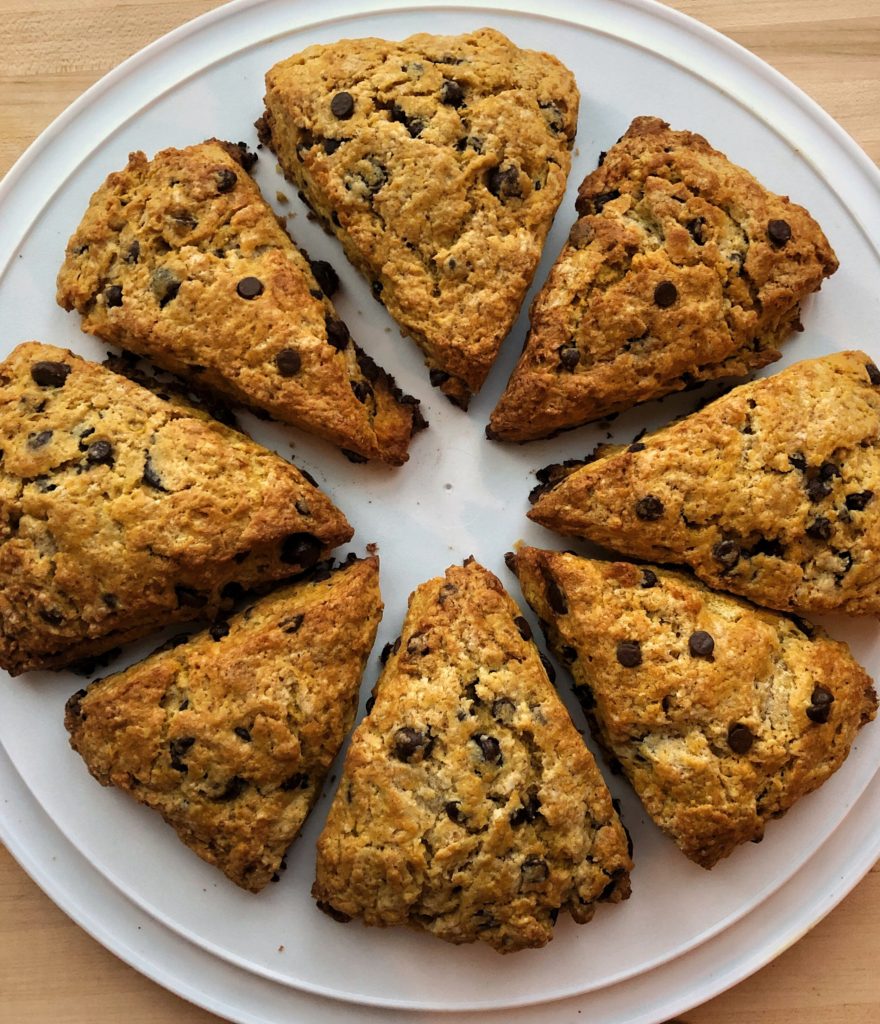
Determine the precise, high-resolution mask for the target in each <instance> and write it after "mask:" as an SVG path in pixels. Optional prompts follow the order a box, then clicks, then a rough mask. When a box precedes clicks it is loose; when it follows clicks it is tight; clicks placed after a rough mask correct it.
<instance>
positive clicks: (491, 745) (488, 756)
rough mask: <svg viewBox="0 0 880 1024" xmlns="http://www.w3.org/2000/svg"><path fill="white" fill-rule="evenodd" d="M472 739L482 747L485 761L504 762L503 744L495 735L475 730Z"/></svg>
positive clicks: (491, 762)
mask: <svg viewBox="0 0 880 1024" xmlns="http://www.w3.org/2000/svg"><path fill="white" fill-rule="evenodd" d="M471 739H472V740H473V741H474V743H476V745H477V746H478V747H479V748H480V753H481V754H482V756H483V760H484V761H488V762H489V763H490V764H501V763H502V761H503V757H502V755H501V744H500V743H499V742H498V740H497V739H495V737H494V736H490V735H489V734H488V733H485V732H475V733H474V734H473V736H471Z"/></svg>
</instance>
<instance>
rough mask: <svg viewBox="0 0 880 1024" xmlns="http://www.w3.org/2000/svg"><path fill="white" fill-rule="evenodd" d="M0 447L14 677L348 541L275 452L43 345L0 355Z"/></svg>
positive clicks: (1, 550)
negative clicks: (3, 356) (1, 357)
mask: <svg viewBox="0 0 880 1024" xmlns="http://www.w3.org/2000/svg"><path fill="white" fill-rule="evenodd" d="M0 450H2V461H0V665H2V666H3V668H5V669H6V670H7V671H9V672H10V673H12V674H13V675H15V674H17V673H19V672H23V671H25V670H26V669H31V668H45V667H51V666H58V665H64V664H68V663H69V662H71V661H73V660H74V659H76V658H80V657H84V656H86V655H91V654H96V653H99V652H101V651H106V650H107V649H109V648H110V647H113V646H114V645H115V644H118V643H122V642H125V641H127V640H130V639H133V638H134V637H138V636H143V635H144V634H146V633H149V632H150V631H151V630H153V629H158V628H161V627H163V626H166V625H168V624H169V623H172V622H180V621H185V620H187V619H194V618H198V617H200V616H205V617H212V616H214V615H216V614H217V612H218V611H219V610H220V609H221V607H222V606H223V605H224V603H225V602H226V600H227V598H228V597H229V596H230V595H235V594H237V593H240V592H241V590H242V587H245V588H247V587H248V586H251V585H254V584H256V583H258V582H264V581H266V580H271V579H278V578H280V577H284V576H290V575H293V574H294V573H296V572H299V571H301V570H303V569H306V568H309V567H310V566H312V565H314V563H315V562H316V561H317V560H318V559H319V558H321V557H322V556H323V555H325V554H326V553H327V552H328V551H329V550H330V549H331V548H334V547H336V545H338V544H342V543H344V542H345V541H347V540H348V539H349V538H350V537H351V535H352V529H351V527H350V526H349V524H348V523H347V522H346V519H345V517H344V516H343V515H342V513H341V512H340V511H339V510H338V509H337V508H336V507H335V506H334V505H333V504H332V502H331V501H330V499H329V498H327V497H326V495H324V494H322V493H321V492H320V491H319V490H318V488H317V487H315V486H313V485H312V484H311V483H310V482H309V481H308V480H307V479H306V478H305V477H304V476H303V474H302V473H300V472H299V470H298V469H297V468H296V467H295V466H292V465H291V464H289V463H287V462H285V461H284V460H283V459H281V458H280V457H279V456H278V455H276V454H275V453H274V452H270V451H268V450H266V449H265V448H262V447H260V445H258V444H256V443H255V442H254V441H252V440H250V438H248V437H246V436H245V435H243V434H240V433H239V432H238V431H235V430H231V429H229V428H228V427H224V426H222V425H221V424H219V423H217V422H216V420H213V419H211V417H210V416H208V415H207V413H205V412H202V411H200V410H198V409H196V408H194V407H193V406H191V405H189V404H188V403H186V402H185V401H184V400H183V399H180V398H175V397H172V396H166V399H165V400H163V399H162V398H160V397H158V396H157V395H155V394H153V393H152V392H151V391H148V390H146V389H145V388H142V387H140V386H139V385H137V384H134V383H133V382H131V381H129V380H127V379H126V378H125V377H122V376H120V375H118V374H116V373H113V372H112V371H110V370H108V369H105V368H104V367H103V366H99V365H97V364H95V363H91V362H88V361H87V360H84V359H81V358H79V357H78V356H75V355H73V354H72V353H71V352H68V351H66V350H65V349H61V348H55V347H54V346H51V345H41V344H38V343H37V342H29V343H27V344H24V345H19V346H18V348H16V349H15V350H14V352H12V354H11V355H10V356H9V357H8V358H7V359H6V360H5V361H4V362H3V363H2V364H0Z"/></svg>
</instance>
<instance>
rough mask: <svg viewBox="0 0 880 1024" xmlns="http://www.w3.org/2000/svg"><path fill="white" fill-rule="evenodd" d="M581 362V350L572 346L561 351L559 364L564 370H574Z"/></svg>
mask: <svg viewBox="0 0 880 1024" xmlns="http://www.w3.org/2000/svg"><path fill="white" fill-rule="evenodd" d="M580 361H581V353H580V350H579V349H577V348H575V347H574V346H572V345H567V346H566V347H565V348H561V349H560V350H559V364H560V366H562V368H563V369H564V370H569V371H571V370H574V368H575V367H576V366H577V364H578V363H579V362H580Z"/></svg>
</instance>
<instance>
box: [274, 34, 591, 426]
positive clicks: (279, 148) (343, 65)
mask: <svg viewBox="0 0 880 1024" xmlns="http://www.w3.org/2000/svg"><path fill="white" fill-rule="evenodd" d="M578 98H579V97H578V90H577V85H576V83H575V80H574V77H573V76H572V74H571V73H570V72H569V71H568V69H567V68H565V67H564V66H563V65H562V64H561V63H560V62H559V61H558V60H557V59H556V58H555V57H551V56H550V55H549V54H546V53H538V52H535V51H532V50H521V49H519V47H517V46H514V44H513V43H512V42H511V41H510V40H509V39H507V38H506V37H505V36H503V35H501V33H500V32H496V31H494V30H492V29H482V30H480V31H478V32H474V33H471V34H470V35H461V36H432V35H424V34H423V35H415V36H411V37H410V38H409V39H405V40H404V41H403V42H386V41H385V40H382V39H344V40H341V41H340V42H338V43H333V44H330V45H319V46H310V47H309V48H308V49H306V50H303V51H302V53H299V54H295V55H294V56H293V57H290V58H289V59H287V60H284V61H281V62H280V63H279V64H276V65H275V67H274V68H272V69H271V70H270V71H269V73H268V74H267V75H266V101H265V102H266V113H265V115H264V116H263V117H262V118H261V120H260V121H259V122H258V126H257V127H258V129H259V132H260V138H261V141H262V142H264V143H265V144H267V145H269V146H271V147H272V149H273V150H274V151H275V153H276V154H277V156H278V159H279V161H280V163H281V166H282V168H283V169H284V172H285V174H286V175H287V176H288V177H289V178H291V179H292V180H293V181H294V182H295V183H296V184H297V185H298V186H299V188H300V189H301V191H302V195H303V198H304V199H305V200H306V201H307V202H308V203H309V205H310V206H311V207H312V209H313V210H314V211H315V213H316V214H317V215H318V216H319V217H320V218H321V220H322V221H323V222H324V223H325V224H326V225H327V227H328V228H330V229H331V230H333V231H334V232H335V233H336V235H337V237H338V238H339V240H340V241H341V242H342V245H343V247H344V249H345V252H346V255H347V256H348V258H349V259H350V260H351V262H352V263H353V264H354V265H355V266H356V267H357V268H358V269H359V270H360V271H361V272H362V273H363V274H364V275H365V276H366V277H367V279H368V280H369V281H371V282H372V287H373V294H374V295H375V296H376V298H377V299H379V300H380V301H381V302H382V303H383V304H384V306H385V307H386V309H387V310H388V312H389V313H390V314H391V316H393V317H394V319H395V320H396V321H397V322H398V323H399V324H400V326H401V327H402V328H403V330H404V331H405V333H407V334H408V335H410V337H412V338H413V340H414V341H415V342H416V343H417V344H418V345H419V346H420V347H421V348H422V350H423V351H424V354H425V360H426V362H427V364H428V367H429V368H430V371H431V383H432V384H434V385H435V386H437V387H439V388H440V389H441V390H442V391H443V392H444V393H445V394H446V395H447V397H448V398H450V399H451V400H452V401H453V402H455V403H456V404H457V405H461V406H462V407H466V406H467V404H468V400H469V399H470V396H471V394H472V393H474V392H476V391H478V390H479V389H480V387H481V385H482V383H483V381H484V380H485V377H486V374H487V373H488V372H489V368H490V367H491V365H492V362H493V361H494V359H495V356H496V354H497V352H498V348H499V346H500V345H501V342H502V341H503V340H504V337H505V335H506V334H507V332H508V331H509V330H510V328H511V326H512V325H513V322H514V320H515V319H516V317H517V315H518V313H519V307H520V305H521V303H522V300H523V298H524V296H525V293H526V290H527V289H528V287H529V283H530V282H531V279H532V275H533V274H534V272H535V268H536V266H537V265H538V260H539V259H540V256H541V249H542V247H543V244H544V239H545V238H546V236H547V232H548V230H549V229H550V224H551V222H552V220H553V215H554V214H555V213H556V208H557V207H558V206H559V203H560V201H561V199H562V195H563V193H564V192H565V183H566V178H567V176H568V170H569V167H570V164H571V154H570V150H571V147H572V144H573V141H574V134H575V129H576V127H577V113H578Z"/></svg>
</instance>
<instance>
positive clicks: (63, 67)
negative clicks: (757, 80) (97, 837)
mask: <svg viewBox="0 0 880 1024" xmlns="http://www.w3.org/2000/svg"><path fill="white" fill-rule="evenodd" d="M292 2H293V0H292ZM217 6H219V4H218V3H216V2H213V0H173V2H170V0H153V2H149V3H147V2H142V0H117V2H111V0H0V175H3V174H5V172H6V171H7V170H8V169H9V167H10V166H11V165H12V163H13V161H14V160H15V159H16V158H17V157H18V156H19V154H20V153H21V152H22V151H23V150H24V149H25V148H26V146H27V145H28V144H29V143H30V142H31V141H32V140H33V139H34V138H35V137H36V136H37V135H38V134H39V133H40V132H41V131H42V130H43V128H44V127H45V126H46V125H47V124H48V123H49V122H50V121H51V120H52V119H53V118H54V117H55V116H56V115H57V114H58V113H60V112H61V111H62V110H63V109H64V108H65V107H66V106H67V105H68V104H69V103H71V102H72V101H73V100H74V99H75V98H76V97H77V96H79V95H80V93H81V92H83V90H84V89H85V88H86V87H87V86H89V85H90V84H91V83H92V82H93V81H95V80H96V79H97V78H99V77H100V76H101V75H102V74H104V73H105V72H106V71H108V70H109V69H110V68H112V67H113V66H114V65H116V64H118V63H119V62H120V61H121V60H122V59H123V58H125V57H127V56H128V55H129V54H131V53H134V52H135V51H136V50H138V49H140V48H141V47H142V46H144V45H146V44H147V43H148V42H150V41H151V40H153V39H155V38H156V37H158V36H159V35H161V34H162V33H164V32H167V31H168V30H170V29H172V28H174V27H175V26H177V25H179V24H182V23H183V22H184V21H188V20H189V19H191V18H194V17H195V16H196V15H198V14H201V13H203V12H205V11H208V10H211V9H212V8H214V7H217ZM670 6H672V7H675V8H678V9H679V10H681V11H683V12H685V13H687V14H691V15H693V16H694V17H696V18H698V19H700V20H701V21H703V22H705V23H707V24H709V25H712V26H713V27H715V28H717V29H719V30H720V31H722V32H724V33H726V34H727V35H729V36H731V37H732V38H734V39H735V40H737V41H738V42H740V43H742V44H743V45H744V46H746V47H748V49H750V50H752V51H753V52H754V53H756V54H758V55H759V56H760V57H762V58H764V59H765V60H767V61H768V62H769V63H770V64H772V65H773V66H774V67H776V68H777V69H779V70H780V71H781V72H782V73H783V74H785V75H786V76H788V77H789V78H791V79H792V80H793V81H794V82H796V83H797V84H798V85H800V86H801V87H802V88H803V89H804V90H805V91H806V92H807V93H808V94H809V95H810V96H812V97H813V98H814V99H815V100H817V101H818V102H819V103H820V104H821V105H822V106H823V107H824V108H825V109H826V110H827V111H828V112H829V113H830V114H831V115H832V116H833V117H834V118H836V120H837V121H839V122H840V124H841V125H843V127H844V128H845V129H846V130H847V131H848V132H849V133H850V134H851V135H852V136H853V137H854V138H855V139H856V140H857V141H858V142H859V143H860V145H861V146H862V147H863V148H864V149H865V151H866V152H867V153H868V155H869V156H870V157H872V158H873V159H874V160H875V161H880V113H878V112H880V3H878V0H737V2H735V3H734V2H732V0H674V2H672V3H670ZM856 340H857V339H856ZM875 727H876V726H875ZM818 884H821V882H819V883H818ZM878 954H880V865H877V866H875V867H874V869H873V871H872V872H871V873H870V874H869V875H868V877H867V878H866V879H865V880H864V881H863V882H862V883H861V884H860V885H859V886H858V887H857V888H856V889H855V891H854V892H853V893H851V894H850V896H849V897H848V898H847V899H846V900H845V901H844V902H843V903H842V904H841V905H840V906H839V907H838V908H837V909H836V910H834V911H833V912H832V913H831V914H830V915H829V916H828V917H827V918H826V919H825V920H824V921H822V922H821V923H820V924H819V925H818V926H817V927H816V928H815V929H814V930H813V931H811V932H810V933H809V934H808V935H807V936H806V937H805V938H804V939H802V940H801V941H800V942H798V943H797V944H796V945H795V946H793V947H792V948H791V949H789V950H788V951H787V952H785V953H783V954H782V955H781V956H780V957H779V958H778V959H777V960H775V961H774V962H773V963H772V964H770V965H769V966H768V967H766V968H764V970H762V971H760V972H759V973H758V974H756V975H754V976H753V977H751V978H749V979H748V980H746V981H744V982H742V983H741V984H740V985H738V986H737V987H736V988H734V989H732V990H731V991H729V992H727V993H725V994H724V995H722V996H719V997H718V998H717V999H714V1000H712V1001H711V1002H710V1003H707V1004H706V1005H704V1006H702V1007H700V1008H698V1009H695V1010H692V1011H690V1012H688V1013H687V1014H685V1015H684V1020H686V1021H687V1024H720V1022H724V1024H753V1022H755V1021H766V1022H768V1024H876V1022H877V1021H880V981H878V977H877V973H876V960H877V956H878ZM0 1019H2V1020H4V1021H8V1022H9V1024H47V1022H49V1021H52V1022H53V1024H118V1022H119V1021H122V1020H124V1021H125V1022H126V1024H158V1022H163V1024H165V1022H168V1021H172V1020H173V1021H174V1022H175V1024H208V1022H211V1021H217V1020H218V1018H216V1017H214V1016H213V1015H211V1014H209V1013H206V1012H205V1011H203V1010H201V1009H198V1008H196V1007H194V1006H191V1005H190V1004H188V1003H186V1002H184V1001H183V1000H181V999H179V998H177V997H176V996H174V995H171V994H169V993H167V992H165V991H163V990H162V989H160V988H159V987H158V986H157V985H155V984H154V983H153V982H151V981H149V980H147V979H146V978H143V977H141V976H140V975H139V974H137V973H136V972H135V971H134V970H132V969H131V968H129V967H128V966H126V965H125V964H123V963H122V962H121V961H120V960H117V959H116V957H114V956H113V955H112V954H110V953H108V952H107V951H106V950H105V949H103V948H102V947H101V946H99V945H98V944H97V943H96V942H95V941H94V940H93V939H91V938H90V937H89V936H88V935H86V934H85V933H84V932H82V931H81V930H80V929H79V928H78V927H77V926H76V925H75V924H73V922H72V921H70V920H69V919H68V918H67V917H66V916H65V915H64V914H63V913H62V912H61V911H60V910H58V909H57V908H56V907H55V905H54V904H53V903H52V902H51V901H50V900H49V899H48V898H47V897H46V896H44V895H43V893H42V892H41V891H40V890H39V889H38V888H37V887H36V886H35V885H34V884H33V882H31V881H30V879H29V878H28V877H27V876H26V875H25V874H24V872H23V871H22V870H21V869H20V868H19V867H18V865H17V864H16V863H15V862H14V861H13V860H12V858H11V857H10V856H9V854H8V853H7V852H6V851H5V850H4V849H3V848H2V846H0ZM593 1024H600V1022H598V1021H597V1022H593Z"/></svg>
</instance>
